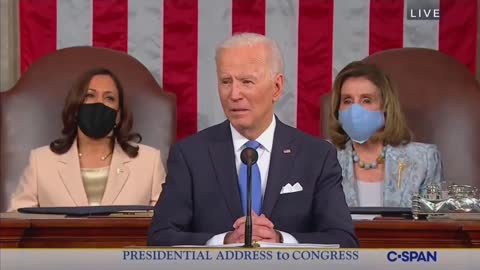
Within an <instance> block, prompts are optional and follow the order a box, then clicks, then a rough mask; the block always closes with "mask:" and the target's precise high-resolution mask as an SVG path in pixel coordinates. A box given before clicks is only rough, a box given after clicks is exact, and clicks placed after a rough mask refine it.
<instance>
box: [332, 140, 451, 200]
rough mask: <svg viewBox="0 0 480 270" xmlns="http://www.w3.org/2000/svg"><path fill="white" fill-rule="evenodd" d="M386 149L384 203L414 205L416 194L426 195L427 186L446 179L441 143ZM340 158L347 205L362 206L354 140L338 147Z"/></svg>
mask: <svg viewBox="0 0 480 270" xmlns="http://www.w3.org/2000/svg"><path fill="white" fill-rule="evenodd" d="M385 150H386V151H385V183H384V190H383V198H384V200H383V206H388V207H410V206H411V205H412V202H411V197H412V194H414V193H420V194H424V193H425V192H426V187H427V185H429V184H437V185H441V184H442V182H443V181H444V178H443V171H442V161H441V158H440V153H439V151H438V149H437V146H435V145H433V144H425V143H417V142H411V143H409V144H406V145H401V146H396V147H393V146H390V145H387V146H385ZM337 157H338V161H339V162H340V165H341V166H342V176H343V182H342V185H343V191H344V193H345V198H346V200H347V204H348V206H359V205H358V192H357V184H356V181H355V177H354V173H353V164H354V163H353V159H352V143H351V141H348V142H347V144H346V145H345V149H343V150H338V152H337Z"/></svg>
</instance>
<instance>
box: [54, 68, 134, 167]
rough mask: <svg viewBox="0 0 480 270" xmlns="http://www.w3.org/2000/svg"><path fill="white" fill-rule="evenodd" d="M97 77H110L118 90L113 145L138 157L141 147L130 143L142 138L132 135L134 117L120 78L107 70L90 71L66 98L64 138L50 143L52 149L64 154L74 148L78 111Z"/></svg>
mask: <svg viewBox="0 0 480 270" xmlns="http://www.w3.org/2000/svg"><path fill="white" fill-rule="evenodd" d="M96 75H108V76H110V77H111V78H112V79H113V81H114V83H115V86H116V87H117V89H118V97H119V112H120V122H119V123H118V124H117V125H116V126H115V128H114V129H113V137H112V144H113V143H114V141H115V140H116V141H117V142H118V144H119V145H120V146H121V147H122V149H123V151H124V152H125V153H126V154H127V155H128V156H129V157H136V156H137V155H138V149H139V147H138V146H133V145H131V144H130V143H129V142H134V143H140V142H141V141H142V136H140V134H138V133H130V132H131V129H132V125H133V116H132V113H131V111H130V110H129V108H128V106H127V102H126V101H125V95H124V91H123V87H122V84H121V83H120V80H119V79H118V77H117V76H116V75H115V74H113V73H112V72H111V71H110V70H108V69H106V68H94V69H91V70H88V71H87V72H85V73H84V74H83V75H82V76H81V77H80V79H79V80H78V81H77V82H76V83H75V85H74V86H73V87H72V89H70V91H69V92H68V94H67V97H66V98H65V105H64V107H63V111H62V122H63V129H62V137H61V138H59V139H56V140H54V141H53V142H52V143H50V149H51V150H52V151H53V152H54V153H57V154H64V153H66V152H67V151H68V150H69V149H70V147H72V144H73V142H74V141H75V138H76V137H77V114H78V110H79V109H80V105H82V104H83V101H84V99H85V95H86V93H87V90H88V86H89V84H90V81H91V79H92V78H93V77H94V76H96Z"/></svg>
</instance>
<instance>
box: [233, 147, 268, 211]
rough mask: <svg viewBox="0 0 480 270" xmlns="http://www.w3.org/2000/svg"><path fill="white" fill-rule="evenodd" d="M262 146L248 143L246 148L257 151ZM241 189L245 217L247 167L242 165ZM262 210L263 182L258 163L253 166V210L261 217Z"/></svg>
mask: <svg viewBox="0 0 480 270" xmlns="http://www.w3.org/2000/svg"><path fill="white" fill-rule="evenodd" d="M259 146H260V143H258V142H257V141H248V142H247V143H246V144H245V147H251V148H253V149H257V148H258V147H259ZM238 185H239V187H240V196H241V199H242V208H243V215H244V216H245V215H246V214H247V165H245V164H243V162H242V163H241V165H240V175H239V183H238ZM261 209H262V180H261V178H260V169H259V168H258V163H255V164H254V165H253V166H252V210H253V211H255V213H257V215H260V210H261Z"/></svg>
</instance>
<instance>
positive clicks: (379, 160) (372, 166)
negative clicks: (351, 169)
mask: <svg viewBox="0 0 480 270" xmlns="http://www.w3.org/2000/svg"><path fill="white" fill-rule="evenodd" d="M352 158H353V162H354V163H358V167H360V168H362V169H365V170H370V169H376V168H378V165H380V164H383V163H384V161H385V148H383V149H382V152H380V155H378V157H377V159H376V160H375V161H374V162H372V163H368V162H365V161H361V160H360V157H359V156H358V154H357V152H355V150H352Z"/></svg>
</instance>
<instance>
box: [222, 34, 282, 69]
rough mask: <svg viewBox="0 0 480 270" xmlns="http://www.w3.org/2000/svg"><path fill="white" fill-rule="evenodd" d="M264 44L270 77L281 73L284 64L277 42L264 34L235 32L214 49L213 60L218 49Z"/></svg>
mask: <svg viewBox="0 0 480 270" xmlns="http://www.w3.org/2000/svg"><path fill="white" fill-rule="evenodd" d="M259 43H260V44H264V45H266V47H267V53H268V61H269V62H270V72H271V75H272V78H273V77H275V76H276V75H277V74H283V69H284V64H283V56H282V52H281V50H280V47H279V46H278V44H277V43H276V42H275V41H274V40H272V39H270V38H268V37H266V36H264V35H260V34H257V33H236V34H233V35H232V36H231V37H229V38H227V39H226V40H224V41H223V42H222V43H220V45H218V46H217V48H216V49H215V61H218V57H219V53H220V50H222V49H228V48H233V47H242V46H249V47H251V46H253V45H256V44H259Z"/></svg>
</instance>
